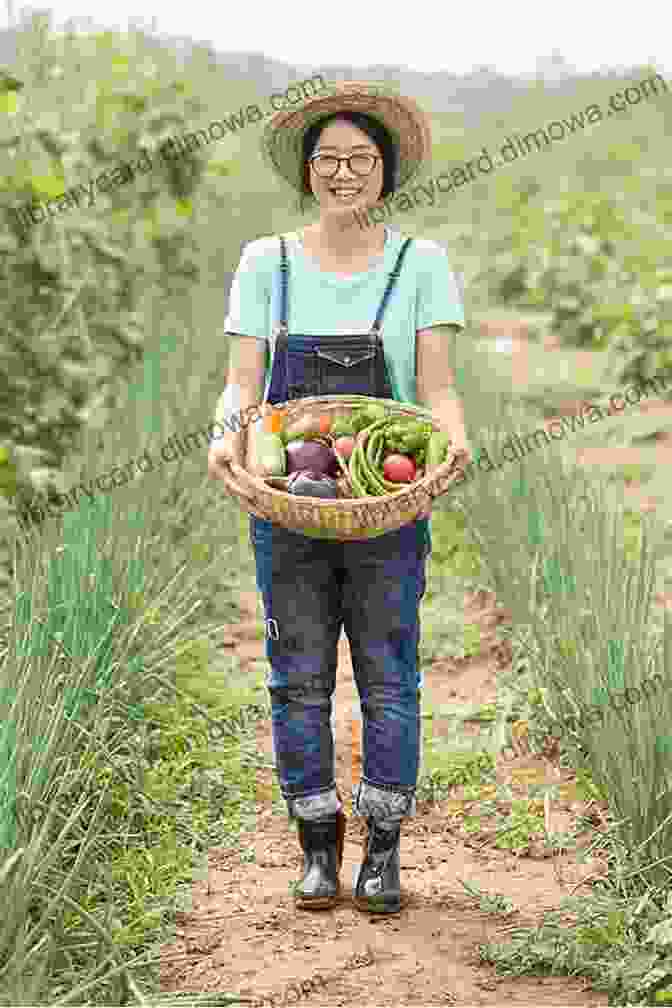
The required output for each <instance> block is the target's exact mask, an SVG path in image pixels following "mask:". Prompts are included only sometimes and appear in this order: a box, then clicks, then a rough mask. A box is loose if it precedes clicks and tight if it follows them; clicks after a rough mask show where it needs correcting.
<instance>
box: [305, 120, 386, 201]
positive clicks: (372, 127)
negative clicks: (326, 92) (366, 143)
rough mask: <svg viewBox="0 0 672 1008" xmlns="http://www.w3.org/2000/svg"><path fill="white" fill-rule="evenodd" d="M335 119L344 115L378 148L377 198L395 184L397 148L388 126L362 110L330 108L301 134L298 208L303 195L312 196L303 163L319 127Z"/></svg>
mask: <svg viewBox="0 0 672 1008" xmlns="http://www.w3.org/2000/svg"><path fill="white" fill-rule="evenodd" d="M336 119H345V120H346V122H349V123H352V125H353V126H356V127H357V129H360V130H361V131H362V133H366V135H367V136H368V138H369V140H372V141H373V143H375V144H376V146H377V147H378V150H379V151H380V153H381V155H382V158H383V188H382V190H381V193H380V198H381V199H385V198H386V197H387V196H389V195H390V194H391V193H393V192H394V190H395V189H396V187H397V175H398V170H399V151H398V148H397V145H396V144H395V142H394V140H393V139H392V136H391V134H390V131H389V130H388V128H387V127H386V126H384V125H383V123H382V122H380V121H379V120H378V119H375V118H374V117H373V116H370V115H367V114H366V113H365V112H350V111H343V112H331V113H329V114H328V115H326V116H322V118H321V119H318V120H317V122H314V123H313V124H312V126H310V127H309V128H308V129H307V130H306V132H305V133H304V134H303V145H302V151H301V164H302V166H303V167H302V173H303V174H302V180H303V185H302V188H301V201H300V205H301V210H302V211H303V204H304V198H305V197H306V196H313V191H312V189H311V188H310V166H309V165H308V164H307V161H308V158H309V157H311V156H312V154H313V151H314V150H315V145H316V143H317V141H318V140H319V138H320V136H321V134H322V131H323V130H324V129H325V128H326V127H327V126H329V125H331V123H332V122H334V121H335V120H336Z"/></svg>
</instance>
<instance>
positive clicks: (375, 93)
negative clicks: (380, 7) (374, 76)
mask: <svg viewBox="0 0 672 1008" xmlns="http://www.w3.org/2000/svg"><path fill="white" fill-rule="evenodd" d="M325 90H326V91H327V92H328V93H327V94H321V95H319V96H317V97H314V98H311V99H310V100H309V101H307V102H306V103H305V104H303V105H302V106H301V107H299V108H291V109H282V110H281V111H279V112H277V113H276V114H275V115H274V116H273V118H272V119H270V120H269V122H268V123H267V124H266V127H265V129H264V131H263V134H262V138H261V148H262V151H263V154H264V157H265V159H266V161H267V163H268V164H269V165H270V167H271V168H272V170H273V171H274V172H275V173H276V174H277V175H279V176H280V178H282V179H283V180H284V181H285V182H287V183H288V184H289V185H290V186H291V187H292V188H293V189H296V190H297V192H299V193H300V192H302V191H303V137H304V134H305V132H306V130H308V129H309V128H310V126H312V125H313V123H314V122H316V121H317V120H318V119H321V118H322V117H323V116H326V115H333V114H335V113H338V112H346V111H352V112H364V113H366V114H367V115H370V116H372V118H374V119H377V120H378V121H379V122H381V123H383V125H384V126H385V127H386V128H387V130H388V131H389V133H390V136H391V137H392V141H393V143H394V144H395V145H396V147H397V151H398V154H399V176H398V187H399V188H401V187H402V186H404V185H406V183H407V182H409V181H410V180H411V179H412V178H414V177H415V176H416V175H417V173H418V172H419V171H420V169H421V167H422V165H423V164H424V162H425V161H427V160H428V158H429V156H430V152H431V145H432V142H431V133H430V129H429V123H428V121H427V117H426V116H425V114H424V113H423V111H422V109H421V108H420V106H419V105H418V104H417V102H415V101H413V100H412V99H410V98H404V97H401V96H400V95H398V94H396V92H394V91H393V90H392V88H391V87H390V86H389V84H382V85H379V84H372V83H370V82H369V81H342V82H339V83H337V84H331V85H327V87H326V88H325Z"/></svg>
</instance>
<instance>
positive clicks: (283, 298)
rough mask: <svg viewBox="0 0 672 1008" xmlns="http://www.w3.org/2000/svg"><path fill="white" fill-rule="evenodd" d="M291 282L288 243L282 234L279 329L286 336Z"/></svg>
mask: <svg viewBox="0 0 672 1008" xmlns="http://www.w3.org/2000/svg"><path fill="white" fill-rule="evenodd" d="M288 284H289V263H288V261H287V245H286V244H285V238H284V235H280V324H279V327H278V328H279V330H280V333H281V334H282V335H283V336H286V335H287V333H288V331H289V329H288V326H287V287H288Z"/></svg>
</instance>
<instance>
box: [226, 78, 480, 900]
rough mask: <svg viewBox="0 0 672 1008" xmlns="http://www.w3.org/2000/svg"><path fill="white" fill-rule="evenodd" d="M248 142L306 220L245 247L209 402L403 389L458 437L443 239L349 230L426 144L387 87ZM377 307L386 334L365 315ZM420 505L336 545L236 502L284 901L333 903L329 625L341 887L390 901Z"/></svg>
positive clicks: (408, 800) (419, 579)
mask: <svg viewBox="0 0 672 1008" xmlns="http://www.w3.org/2000/svg"><path fill="white" fill-rule="evenodd" d="M262 149H263V150H264V152H265V154H266V156H267V158H268V159H269V161H270V164H271V165H272V167H273V170H274V171H275V172H276V173H277V174H278V175H279V176H280V177H281V178H283V179H284V180H285V181H286V182H288V183H289V184H290V185H291V186H293V187H294V189H295V190H297V191H298V192H299V194H300V196H301V204H303V200H304V198H305V197H307V196H312V198H313V199H314V201H315V202H316V204H317V206H318V209H319V217H318V219H317V221H316V222H315V223H313V224H311V225H309V226H308V227H306V228H304V229H303V231H302V232H300V233H299V232H297V233H294V234H289V235H286V236H281V237H271V238H261V239H258V240H256V241H252V242H250V243H249V244H248V245H247V246H246V247H245V249H244V251H243V254H242V257H241V261H240V264H239V266H238V270H237V272H236V274H235V278H234V282H233V287H232V292H231V299H230V310H229V315H228V318H227V320H226V331H227V332H228V333H231V334H232V335H234V336H239V337H246V338H241V339H240V340H238V341H236V346H235V356H234V363H233V366H232V367H231V368H230V372H229V376H228V382H227V388H226V390H225V393H224V400H223V406H224V407H225V408H226V409H227V410H239V409H240V410H244V409H246V408H247V407H250V406H251V405H253V404H256V403H259V402H260V400H261V396H262V391H263V398H264V401H265V402H269V403H279V402H284V401H287V400H289V399H295V398H300V397H303V396H312V395H325V394H336V395H338V394H347V393H353V392H354V393H358V394H363V395H370V396H377V397H385V398H390V399H396V400H397V401H406V402H416V403H419V404H422V405H424V406H426V407H428V408H429V409H430V410H431V411H432V413H433V414H434V415H435V416H436V417H437V418H438V419H441V420H443V421H444V422H445V423H446V424H447V426H448V427H449V429H450V431H451V433H452V438H453V443H454V446H455V448H456V449H457V450H465V451H466V449H467V439H466V434H465V430H464V423H463V418H462V413H461V409H460V405H459V400H457V398H456V396H455V394H454V392H453V391H452V385H453V381H454V379H453V374H452V372H451V369H450V367H449V366H448V357H449V347H450V342H451V339H452V338H453V337H454V335H455V333H456V332H457V331H459V330H460V329H461V328H462V327H463V325H464V316H463V310H462V306H461V304H460V299H459V295H458V292H457V289H456V285H455V281H454V278H453V275H452V273H451V271H450V268H449V264H448V260H447V258H446V255H445V253H444V251H443V249H442V248H441V247H440V246H439V245H437V244H435V243H434V242H431V241H415V240H413V241H411V240H410V239H404V238H403V237H402V235H400V234H398V233H396V232H394V231H392V230H391V229H389V228H387V227H385V226H384V225H382V224H377V225H375V226H373V227H370V228H366V229H362V228H361V227H360V224H359V222H358V216H357V214H359V215H360V216H361V213H362V212H363V213H366V211H367V210H368V209H369V208H371V207H375V206H378V205H379V204H380V201H381V200H384V199H386V198H387V197H388V196H390V195H391V194H392V193H393V192H394V191H395V190H396V189H398V188H399V187H400V186H402V185H404V184H405V183H407V182H408V181H409V179H411V178H412V177H413V176H414V175H416V174H417V172H418V170H419V169H420V167H421V165H422V163H423V161H424V160H425V159H426V158H427V156H428V155H429V152H430V137H429V130H428V127H427V124H426V121H425V119H424V117H423V115H422V113H421V111H420V110H419V108H418V107H417V105H416V104H415V103H414V102H412V101H410V100H408V99H403V98H400V97H397V96H396V95H395V94H394V93H392V92H391V91H390V90H389V89H387V88H381V87H378V86H374V85H371V84H367V83H358V82H345V83H341V84H337V85H334V86H332V87H331V88H330V89H329V93H328V94H327V95H326V96H325V94H324V92H322V93H321V95H320V97H318V98H315V99H313V100H311V101H309V102H307V103H306V104H305V105H304V106H303V107H302V108H301V109H296V108H294V109H292V110H289V111H283V112H280V113H278V114H277V115H276V116H274V118H273V120H271V121H270V123H269V125H268V127H267V128H266V130H265V132H264V137H263V142H262ZM302 209H303V206H302ZM383 320H384V338H382V332H381V331H380V328H379V325H376V324H374V325H373V326H372V323H378V324H380V323H381V321H383ZM276 326H277V328H276ZM354 334H357V335H354ZM416 364H417V367H416ZM243 451H244V448H243V434H242V433H237V434H236V433H229V434H227V435H225V437H224V439H223V440H220V441H218V442H216V443H213V445H212V447H211V449H210V455H209V460H208V466H209V473H210V475H212V476H215V477H217V476H218V475H221V473H222V469H221V465H222V461H223V460H224V461H226V460H230V459H235V460H236V461H238V462H242V460H243ZM427 519H428V514H427V515H424V516H422V517H421V518H420V519H419V520H417V521H415V522H412V523H411V524H409V525H406V526H404V527H403V528H401V529H400V530H399V531H397V532H391V533H386V534H384V535H382V536H379V537H378V538H374V539H371V540H366V541H357V542H335V541H329V540H318V539H311V538H309V537H307V536H303V535H300V534H298V533H295V532H290V531H288V530H286V529H283V528H281V527H280V526H277V525H274V524H272V523H271V522H268V521H262V520H260V519H257V518H255V517H251V518H250V540H251V543H252V546H253V548H254V552H255V558H256V567H257V583H258V586H259V590H260V592H261V595H262V598H263V604H264V609H265V614H266V622H267V626H270V627H272V628H273V634H272V639H269V640H268V641H267V655H268V659H269V662H270V666H271V674H270V679H269V681H268V689H269V692H270V695H271V706H272V722H273V741H274V749H275V758H276V765H277V771H278V777H279V781H280V786H281V790H282V794H283V797H284V798H285V800H286V802H287V806H288V810H289V816H290V818H291V819H297V821H298V823H297V825H298V837H299V842H300V844H301V848H302V850H303V852H304V864H305V870H304V875H303V879H302V880H301V882H300V883H299V884H298V887H297V890H296V894H295V900H296V904H297V906H299V907H303V908H313V907H328V906H332V905H333V904H334V903H335V901H336V899H337V897H338V894H339V892H340V883H339V879H338V873H339V870H340V867H341V859H342V851H343V837H344V831H345V817H344V815H343V811H342V805H341V801H340V796H339V794H338V792H337V790H336V787H335V782H334V765H333V738H332V733H331V723H330V715H331V698H332V694H333V691H334V689H335V683H336V665H337V643H338V639H339V636H340V632H341V627H344V629H345V631H346V633H347V636H348V640H349V642H350V649H351V653H352V662H353V668H354V675H355V681H356V683H357V688H358V691H359V696H360V702H361V709H362V726H363V746H362V749H363V776H362V780H361V781H360V782H359V784H358V787H357V789H356V793H355V794H354V795H353V812H354V813H355V814H356V815H362V816H365V817H366V818H367V824H368V837H367V840H366V842H365V853H364V860H363V864H362V866H361V868H360V871H359V876H358V881H357V886H356V891H355V902H356V905H358V906H359V907H360V908H361V909H364V910H369V911H378V912H388V913H389V912H392V913H396V912H399V910H400V906H401V903H400V879H399V842H400V824H401V821H402V819H403V818H404V817H406V816H409V815H412V814H413V813H414V811H415V799H414V793H415V788H416V784H417V776H418V769H419V760H420V686H421V685H422V679H421V676H420V674H419V669H418V637H419V622H418V609H419V604H420V600H421V598H422V596H423V594H424V590H425V563H426V559H427V555H428V553H429V551H430V549H431V541H430V536H429V527H428V520H427ZM276 638H277V639H276Z"/></svg>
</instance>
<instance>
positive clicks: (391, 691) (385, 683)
mask: <svg viewBox="0 0 672 1008" xmlns="http://www.w3.org/2000/svg"><path fill="white" fill-rule="evenodd" d="M410 241H411V239H410V238H409V239H407V240H406V241H405V242H404V245H403V247H402V249H401V251H400V253H399V256H398V259H397V262H396V264H395V267H394V270H393V271H392V273H391V275H390V279H389V282H388V285H387V288H386V290H385V293H384V295H383V299H382V301H381V304H380V307H379V309H378V312H377V314H376V318H375V321H374V324H373V327H372V329H371V332H370V333H369V334H368V335H364V336H336V335H334V336H331V335H329V336H319V337H318V336H306V335H290V334H289V330H288V325H287V317H288V313H287V290H288V273H289V263H288V261H287V249H286V245H285V240H284V238H282V237H281V238H280V249H281V264H280V269H281V271H282V273H281V284H282V286H281V308H280V316H281V317H280V325H279V327H278V331H277V343H276V349H275V354H274V360H273V365H272V370H271V380H270V385H269V392H268V396H267V400H268V402H270V403H281V402H285V401H287V400H290V399H298V398H302V397H305V396H315V395H344V394H348V393H355V394H358V395H369V396H376V397H380V398H387V399H392V398H393V395H392V388H391V383H390V379H389V375H388V371H387V365H386V363H385V358H384V355H383V345H382V341H381V336H380V326H381V322H382V318H383V314H384V312H385V308H386V306H387V302H388V300H389V298H390V296H391V294H392V291H393V288H394V286H395V283H396V280H397V278H398V276H399V272H400V270H401V266H402V263H403V258H404V255H405V253H406V250H407V248H408V246H409V244H410ZM250 541H251V543H252V546H253V549H254V553H255V560H256V569H257V585H258V588H259V591H260V592H261V595H262V598H263V604H264V609H265V616H266V626H267V628H268V629H267V637H268V639H267V643H266V654H267V656H268V659H269V662H270V665H271V672H270V677H269V679H268V681H267V686H268V689H269V693H270V696H271V710H272V731H273V744H274V750H275V762H276V767H277V772H278V778H279V782H280V789H281V792H282V794H283V797H284V798H285V801H286V802H287V806H288V809H289V815H290V818H295V817H297V816H298V817H300V818H304V819H313V818H319V817H321V816H322V815H329V814H332V813H334V812H337V811H338V810H339V809H340V808H341V803H340V799H339V796H338V795H337V793H336V788H335V782H334V744H333V737H332V731H331V720H330V718H331V709H332V701H331V698H332V694H333V692H334V689H335V687H336V666H337V644H338V639H339V637H340V633H341V627H342V626H344V628H345V631H346V633H347V636H348V640H349V642H350V649H351V653H352V663H353V670H354V678H355V682H356V684H357V689H358V692H359V698H360V703H361V710H362V725H363V738H362V762H363V766H362V771H363V776H362V780H361V781H360V784H359V786H358V788H357V789H356V792H357V793H356V794H355V795H354V796H353V798H354V802H353V811H354V812H355V814H359V815H364V816H369V815H370V816H373V817H374V818H376V819H377V820H378V821H380V822H381V823H382V824H385V825H387V826H393V825H395V824H396V823H398V822H399V821H400V820H401V818H403V817H404V816H406V815H412V814H413V813H414V811H415V799H414V792H415V787H416V783H417V777H418V770H419V762H420V686H421V678H420V674H419V668H418V664H419V663H418V642H419V632H420V627H419V619H418V608H419V603H420V600H421V598H422V596H423V595H424V592H425V563H426V559H427V555H428V553H429V552H430V549H431V541H430V537H429V523H428V521H427V520H426V519H422V520H418V521H415V522H412V523H410V524H408V525H405V526H404V527H403V528H401V529H399V531H397V532H387V533H385V534H384V535H381V536H378V537H377V538H374V539H370V540H360V541H349V542H341V541H337V540H336V541H335V540H323V539H313V538H310V537H308V536H304V535H301V534H300V533H297V532H291V531H289V530H288V529H284V528H282V527H281V526H279V525H275V524H273V523H272V522H269V521H266V520H263V519H260V518H256V517H254V516H251V518H250Z"/></svg>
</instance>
